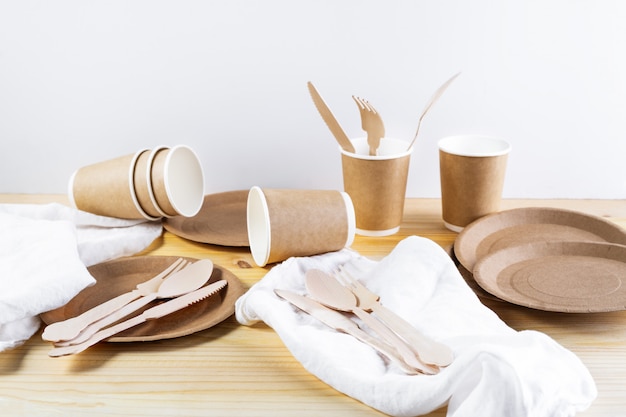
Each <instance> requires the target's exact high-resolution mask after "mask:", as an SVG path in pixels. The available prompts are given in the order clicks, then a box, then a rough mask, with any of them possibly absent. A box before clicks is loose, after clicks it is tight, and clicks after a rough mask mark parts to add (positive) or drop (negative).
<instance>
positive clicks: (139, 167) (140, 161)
mask: <svg viewBox="0 0 626 417" xmlns="http://www.w3.org/2000/svg"><path fill="white" fill-rule="evenodd" d="M149 158H150V150H148V149H144V150H143V151H140V153H139V157H138V158H137V163H136V164H135V169H134V172H133V189H134V190H135V195H136V198H137V202H138V204H139V209H140V210H143V211H144V212H145V213H146V216H145V217H146V218H147V219H148V220H158V219H160V218H161V217H162V216H163V215H162V214H161V213H160V211H159V209H158V207H156V206H155V204H154V203H153V201H152V200H151V198H150V192H151V190H150V186H151V184H150V181H149V178H150V176H149V175H148V174H149V168H148V159H149Z"/></svg>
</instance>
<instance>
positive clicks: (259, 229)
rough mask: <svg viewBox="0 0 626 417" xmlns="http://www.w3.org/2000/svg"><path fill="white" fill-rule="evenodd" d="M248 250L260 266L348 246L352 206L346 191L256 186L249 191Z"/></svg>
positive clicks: (352, 221) (353, 231) (352, 220)
mask: <svg viewBox="0 0 626 417" xmlns="http://www.w3.org/2000/svg"><path fill="white" fill-rule="evenodd" d="M247 226H248V240H249V242H250V251H251V252H252V258H253V259H254V262H255V263H256V264H257V265H259V266H265V265H267V264H270V263H274V262H278V261H283V260H285V259H287V258H290V257H292V256H311V255H317V254H321V253H326V252H333V251H337V250H340V249H342V248H344V247H347V246H350V245H351V244H352V242H353V240H354V233H355V217H354V207H353V205H352V201H351V199H350V196H348V194H346V193H344V192H341V191H330V190H283V189H261V188H259V187H256V186H255V187H252V188H251V189H250V191H249V193H248V203H247Z"/></svg>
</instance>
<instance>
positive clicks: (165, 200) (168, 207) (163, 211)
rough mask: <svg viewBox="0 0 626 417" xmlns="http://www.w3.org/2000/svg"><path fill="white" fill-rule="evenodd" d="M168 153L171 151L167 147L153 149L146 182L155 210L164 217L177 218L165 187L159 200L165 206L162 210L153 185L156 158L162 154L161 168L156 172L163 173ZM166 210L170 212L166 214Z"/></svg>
mask: <svg viewBox="0 0 626 417" xmlns="http://www.w3.org/2000/svg"><path fill="white" fill-rule="evenodd" d="M167 151H169V148H168V147H167V146H157V147H156V148H154V149H152V151H150V155H148V161H147V163H146V180H147V187H148V196H149V198H150V202H151V203H152V206H153V207H154V208H155V210H156V211H157V212H158V213H159V214H160V215H161V216H163V217H174V216H176V210H174V207H172V205H171V204H170V203H169V199H168V198H167V193H166V192H165V189H164V187H162V191H161V192H160V194H159V200H161V201H160V202H161V204H163V206H164V207H165V208H162V207H161V205H160V204H159V201H157V196H156V193H155V192H154V190H155V187H154V186H153V184H152V178H153V174H152V172H153V169H154V168H153V167H154V161H155V159H156V156H157V155H159V154H161V162H160V165H161V166H160V167H159V168H156V169H155V170H160V171H161V172H162V170H163V165H164V164H165V153H166V152H167ZM166 210H168V211H169V213H168V212H166ZM170 213H171V214H170Z"/></svg>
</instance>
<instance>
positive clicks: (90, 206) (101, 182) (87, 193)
mask: <svg viewBox="0 0 626 417" xmlns="http://www.w3.org/2000/svg"><path fill="white" fill-rule="evenodd" d="M142 152H143V150H142V151H138V152H136V153H134V154H131V155H126V156H120V157H118V158H115V159H111V160H107V161H103V162H99V163H96V164H93V165H88V166H85V167H82V168H79V169H78V170H76V171H75V172H74V173H73V174H72V176H71V177H70V181H69V184H68V197H69V200H70V202H71V203H72V205H73V206H74V207H75V208H77V209H79V210H83V211H87V212H90V213H94V214H98V215H101V216H109V217H118V218H123V219H146V218H148V217H146V216H148V215H147V213H146V212H145V211H143V210H142V209H141V207H140V206H139V202H138V201H137V196H136V195H135V190H134V187H133V174H134V170H135V164H136V162H137V159H138V158H139V156H140V155H141V153H142Z"/></svg>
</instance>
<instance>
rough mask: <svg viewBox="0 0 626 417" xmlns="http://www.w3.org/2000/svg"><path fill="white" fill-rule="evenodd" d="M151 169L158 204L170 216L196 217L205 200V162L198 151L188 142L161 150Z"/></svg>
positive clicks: (153, 189) (153, 188) (155, 157)
mask: <svg viewBox="0 0 626 417" xmlns="http://www.w3.org/2000/svg"><path fill="white" fill-rule="evenodd" d="M153 159H154V160H153V161H152V167H151V171H150V175H151V181H152V191H153V193H154V197H155V201H156V203H157V206H158V207H160V209H161V210H162V211H163V212H164V213H165V214H166V215H169V216H177V215H179V216H184V217H193V216H195V215H196V214H198V212H199V211H200V209H201V208H202V202H203V201H204V176H203V173H202V165H201V164H200V160H199V159H198V156H197V155H196V154H195V152H194V151H193V150H192V149H191V148H189V147H187V146H184V145H178V146H175V147H173V148H171V149H168V148H165V149H160V150H159V151H158V152H156V153H155V156H154V158H153Z"/></svg>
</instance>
